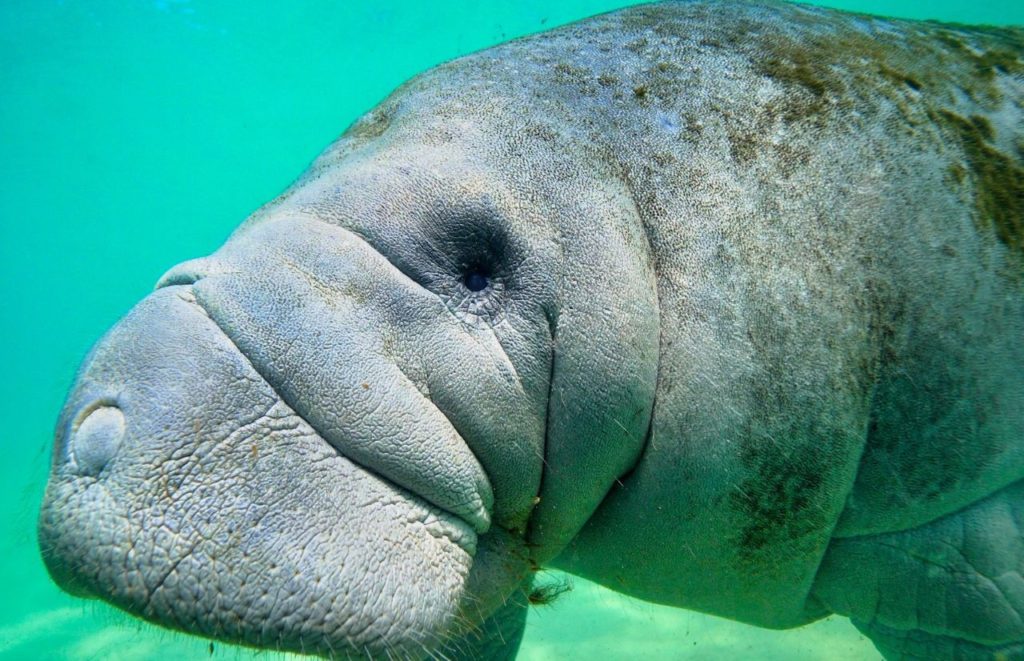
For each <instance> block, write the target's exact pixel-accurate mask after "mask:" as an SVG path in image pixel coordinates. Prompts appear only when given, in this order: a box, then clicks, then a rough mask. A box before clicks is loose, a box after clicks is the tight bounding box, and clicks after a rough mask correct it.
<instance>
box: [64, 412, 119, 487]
mask: <svg viewBox="0 0 1024 661" xmlns="http://www.w3.org/2000/svg"><path fill="white" fill-rule="evenodd" d="M124 431H125V422H124V413H122V412H121V409H119V408H117V406H115V405H113V404H107V403H101V404H99V405H94V406H92V407H87V408H85V409H83V412H82V414H81V415H80V417H79V420H78V421H77V422H76V423H75V424H74V425H72V427H71V438H70V439H69V440H68V453H69V456H70V457H71V460H72V463H73V464H74V466H75V467H76V468H77V469H78V472H79V473H82V474H83V475H97V474H99V472H100V471H102V470H103V468H104V467H105V466H106V465H107V464H108V463H109V462H110V460H111V459H112V458H113V457H114V454H115V453H117V449H118V448H119V447H120V446H121V441H122V440H123V439H124Z"/></svg>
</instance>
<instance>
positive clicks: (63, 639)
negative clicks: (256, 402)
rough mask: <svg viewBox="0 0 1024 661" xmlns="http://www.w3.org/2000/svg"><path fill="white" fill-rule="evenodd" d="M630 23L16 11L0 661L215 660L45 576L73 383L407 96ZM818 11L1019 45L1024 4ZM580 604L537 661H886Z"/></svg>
mask: <svg viewBox="0 0 1024 661" xmlns="http://www.w3.org/2000/svg"><path fill="white" fill-rule="evenodd" d="M626 4H629V3H626V2H622V1H621V0H620V1H618V2H616V1H603V2H601V1H596V0H593V1H582V0H576V1H573V2H560V3H555V2H551V1H550V0H548V1H545V2H539V1H535V0H530V1H528V2H515V3H513V2H507V3H501V4H499V3H486V2H454V1H447V0H445V1H442V2H431V3H422V2H392V3H389V4H386V5H384V4H383V3H369V2H362V3H346V4H341V3H334V2H327V1H319V2H318V1H312V0H305V1H302V2H291V3H281V4H279V5H275V6H274V7H273V8H271V7H269V6H262V5H261V6H256V7H254V6H252V5H251V4H250V3H242V2H189V1H188V0H157V1H152V0H147V1H138V2H135V1H130V2H125V1H121V2H113V1H111V2H74V1H71V0H69V1H65V2H53V1H52V0H37V1H33V2H27V1H23V0H5V1H4V2H3V3H0V76H2V84H0V168H2V169H0V232H2V236H0V269H2V278H0V287H2V292H0V301H2V303H3V307H2V315H3V316H2V322H0V328H2V336H0V337H2V340H3V341H2V342H0V352H2V353H0V357H2V361H3V362H2V364H3V366H4V370H3V376H4V378H2V379H0V401H2V402H5V407H4V413H5V415H7V416H9V417H8V422H7V426H6V428H5V433H4V436H3V439H4V440H3V444H4V445H3V447H4V451H5V454H4V461H2V462H0V482H2V484H3V485H4V489H3V496H2V501H0V508H2V511H0V527H2V528H0V544H2V545H3V546H2V548H0V558H2V559H0V585H2V586H4V590H3V592H4V593H5V594H6V598H5V599H2V600H0V656H3V657H5V658H74V659H87V658H102V659H107V658H155V657H160V658H208V656H209V649H208V646H207V645H208V644H207V642H205V641H201V640H198V639H194V638H190V637H188V636H183V635H176V634H171V633H168V632H164V631H162V630H159V629H157V628H154V627H149V626H146V625H141V624H138V623H137V622H135V621H134V620H131V619H129V618H127V617H126V616H122V615H120V614H118V613H116V612H115V611H113V610H112V609H109V608H106V607H103V606H100V605H95V604H91V603H86V602H82V601H78V600H75V599H72V598H70V597H67V596H65V595H63V594H61V593H60V592H59V591H58V590H57V589H56V587H55V586H53V585H52V584H51V583H50V581H49V579H48V577H47V575H46V573H45V570H44V569H43V567H42V564H41V563H40V561H39V559H38V551H37V549H36V543H35V533H34V525H35V515H36V508H37V506H38V503H39V500H40V498H41V493H42V489H43V486H44V483H45V476H46V470H47V465H48V461H49V445H50V436H51V431H52V425H53V422H54V419H55V417H56V413H57V411H58V410H59V407H60V404H61V401H62V399H63V397H64V394H65V390H66V388H67V387H68V385H69V384H70V382H71V379H72V376H73V374H74V371H75V369H76V367H77V365H78V362H79V361H80V360H81V358H82V357H83V356H84V354H85V352H86V351H87V349H88V348H89V346H90V345H91V343H92V342H93V341H94V340H95V339H96V338H98V337H99V335H100V334H101V333H102V332H103V331H104V330H105V329H106V328H107V327H109V326H110V325H111V324H112V323H113V322H114V321H116V319H117V318H118V317H119V316H120V315H122V314H123V313H124V312H126V311H127V310H128V309H129V308H130V307H131V306H132V305H133V304H134V303H135V302H136V301H137V300H139V299H140V298H142V297H143V296H144V295H146V294H147V293H148V292H149V291H150V290H151V288H152V286H153V283H154V282H155V281H156V279H157V277H159V275H160V274H161V273H162V272H163V271H164V270H165V269H166V268H167V267H169V266H171V265H172V264H175V263H177V262H179V261H182V260H184V259H186V258H189V257H193V256H198V255H202V254H205V253H208V252H210V251H212V250H213V249H215V248H216V247H217V246H218V245H219V244H220V243H221V242H222V241H223V240H224V239H225V238H226V236H227V234H228V233H229V232H230V231H231V229H232V228H234V227H235V226H236V225H237V224H238V223H239V222H240V221H241V220H242V219H243V218H244V217H245V216H246V215H247V214H248V213H249V212H250V211H252V210H253V209H254V208H255V207H256V206H258V205H259V204H261V203H262V202H264V201H266V200H268V199H269V198H271V197H273V196H274V195H275V194H276V193H278V192H279V191H280V190H281V189H282V188H284V187H285V186H286V185H287V184H288V183H289V182H291V180H292V179H294V178H295V177H296V176H297V175H298V174H299V172H301V171H302V169H303V168H304V167H305V165H306V164H307V163H308V162H309V161H310V160H311V159H312V158H313V157H314V156H315V155H316V154H317V153H318V152H319V151H320V150H321V149H322V148H323V147H324V146H326V145H327V144H328V143H329V142H330V141H331V140H333V139H334V138H335V137H336V136H337V135H338V134H339V133H340V132H341V130H342V129H343V128H344V127H345V126H347V125H348V124H349V122H351V121H352V120H353V119H354V118H355V117H356V116H357V115H359V114H361V113H362V112H364V111H365V110H367V109H369V108H370V107H371V106H373V105H374V104H375V103H376V102H377V101H378V100H379V99H380V98H382V97H383V96H384V95H385V94H386V93H387V92H388V91H390V90H391V89H392V88H394V87H395V86H396V85H398V84H399V83H401V82H402V81H403V80H405V79H406V78H408V77H409V76H411V75H413V74H415V73H416V72H418V71H421V70H423V69H424V68H427V67H429V66H431V65H432V64H435V63H438V62H440V61H443V60H445V59H448V58H451V57H454V56H457V55H459V54H462V53H466V52H469V51H472V50H476V49H479V48H483V47H486V46H488V45H491V44H494V43H497V42H499V41H503V40H505V39H509V38H512V37H515V36H518V35H521V34H525V33H528V32H533V31H537V30H542V29H546V28H549V27H552V26H555V25H558V24H561V23H565V22H568V21H571V20H574V19H578V18H582V17H584V16H587V15H590V14H594V13H598V12H602V11H607V10H610V9H614V8H616V7H621V6H625V5H626ZM822 4H827V5H830V6H836V7H841V8H844V9H855V10H857V11H864V12H871V13H879V14H887V15H896V16H906V17H916V18H938V19H942V20H950V21H959V22H966V23H1003V24H1024V3H1022V2H1020V1H1019V0H1004V1H991V2H977V1H975V2H968V1H966V0H945V1H943V2H932V3H928V4H927V5H926V6H925V5H923V4H919V3H915V2H909V1H907V2H891V1H889V2H886V1H883V0H875V1H868V0H861V1H855V0H850V1H847V2H827V3H822ZM286 6H287V9H285V7H286ZM575 586H576V589H575V590H574V591H573V593H571V594H570V595H568V596H566V597H563V598H562V599H561V600H560V601H558V602H556V603H555V604H554V605H552V606H549V607H543V608H538V609H534V610H533V611H532V612H531V615H530V618H531V619H530V624H529V628H528V630H527V635H526V640H525V642H524V644H523V649H522V653H521V658H524V659H555V658H591V657H593V656H594V655H597V654H601V655H603V657H604V658H605V659H619V658H623V659H624V658H664V659H669V658H699V659H734V658H776V659H872V658H878V657H877V654H876V653H875V652H874V650H873V647H872V646H871V645H870V643H869V642H868V641H866V640H865V639H864V638H863V637H861V636H860V635H859V634H858V633H857V632H856V631H855V630H854V629H853V628H852V627H851V626H850V625H849V624H848V623H846V622H845V620H842V619H830V620H825V621H823V622H820V623H816V624H814V625H812V626H809V627H805V628H803V629H800V630H796V631H788V632H771V631H762V630H758V629H753V628H750V627H746V626H743V625H739V624H736V623H732V622H727V621H724V620H719V619H716V618H711V617H707V616H702V615H698V614H694V613H689V612H685V611H681V610H675V609H669V608H662V607H656V606H652V605H649V604H644V603H641V602H637V601H634V600H629V599H626V598H625V597H622V596H619V595H616V594H614V593H611V592H608V591H605V590H602V589H600V588H598V587H596V586H593V585H590V584H587V583H586V582H584V581H579V580H576V581H575ZM215 655H216V656H217V657H221V658H225V657H226V658H248V657H250V656H252V655H253V653H252V652H249V651H244V650H237V649H235V648H231V647H229V646H225V645H221V644H219V643H218V644H217V646H216V650H215ZM267 656H268V655H263V657H264V658H265V657H267Z"/></svg>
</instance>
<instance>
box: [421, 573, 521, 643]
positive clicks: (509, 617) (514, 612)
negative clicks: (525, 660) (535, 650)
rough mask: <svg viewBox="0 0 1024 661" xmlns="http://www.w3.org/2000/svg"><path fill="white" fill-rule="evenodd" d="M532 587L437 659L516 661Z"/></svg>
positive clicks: (517, 593) (517, 595)
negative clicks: (528, 596)
mask: <svg viewBox="0 0 1024 661" xmlns="http://www.w3.org/2000/svg"><path fill="white" fill-rule="evenodd" d="M529 592H530V583H529V582H527V583H525V584H524V585H523V586H522V588H521V589H519V590H516V591H515V592H513V593H512V594H511V595H510V596H509V598H508V600H507V601H505V603H504V605H502V606H501V607H500V608H499V609H498V610H497V611H495V612H494V614H493V615H491V616H490V617H489V618H487V619H486V620H484V623H483V624H481V625H480V626H479V627H478V628H476V629H474V630H473V631H472V632H470V633H469V634H467V635H466V636H463V637H462V638H458V639H456V640H454V641H451V642H449V643H448V644H447V645H445V646H444V648H443V649H441V653H440V654H438V655H437V658H441V659H451V660H452V661H461V660H465V661H481V660H482V661H506V660H510V659H514V658H516V653H517V652H518V651H519V644H520V643H521V642H522V640H523V629H525V628H526V613H527V610H528V609H529V601H528V600H527V595H528V594H529Z"/></svg>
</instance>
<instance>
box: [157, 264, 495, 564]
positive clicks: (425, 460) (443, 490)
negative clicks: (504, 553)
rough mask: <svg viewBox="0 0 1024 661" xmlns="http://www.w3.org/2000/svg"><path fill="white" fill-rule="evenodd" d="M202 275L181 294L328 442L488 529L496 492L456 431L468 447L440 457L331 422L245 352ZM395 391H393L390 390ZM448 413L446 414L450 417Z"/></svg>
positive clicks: (422, 401)
mask: <svg viewBox="0 0 1024 661" xmlns="http://www.w3.org/2000/svg"><path fill="white" fill-rule="evenodd" d="M199 281H200V280H199V279H196V280H194V281H193V282H191V283H189V284H181V285H178V286H176V287H174V288H175V289H178V290H179V291H178V292H177V294H178V296H179V297H180V298H181V300H183V301H185V302H186V303H189V304H190V305H193V306H195V307H196V308H197V310H198V311H199V312H201V313H202V314H203V315H204V316H205V317H207V318H208V319H210V321H211V322H213V325H214V326H216V327H217V329H218V330H219V331H220V332H221V333H222V334H223V335H224V339H225V340H226V341H227V342H229V343H230V344H231V345H232V346H233V347H234V348H235V350H236V351H238V353H239V354H240V355H241V356H242V357H244V358H245V360H246V361H247V362H248V363H249V365H250V366H251V367H252V369H253V371H254V372H256V373H257V374H259V376H260V377H261V378H262V379H263V380H264V381H265V382H266V383H267V385H268V386H269V387H270V388H271V389H272V390H273V392H274V394H275V395H276V396H277V397H278V398H279V399H280V401H281V402H283V403H284V404H285V405H286V406H288V407H289V408H290V409H291V410H292V411H294V412H295V414H296V415H297V416H299V417H300V418H301V419H302V420H303V421H304V422H305V423H306V424H308V425H309V426H310V427H311V428H312V429H313V430H314V431H315V432H316V433H317V435H318V436H319V437H320V438H322V439H323V440H324V441H325V442H326V443H327V444H328V445H330V446H331V447H333V448H334V449H335V451H337V452H338V453H339V454H340V455H341V456H343V457H344V458H345V459H347V460H348V461H350V462H352V463H353V464H355V465H357V466H359V467H360V468H361V469H363V470H364V471H367V472H368V473H370V474H372V475H374V476H375V477H377V478H379V479H381V480H384V481H386V482H388V483H390V484H392V485H394V486H396V487H399V488H400V489H402V490H405V491H408V492H409V493H410V494H411V495H412V496H414V497H417V498H421V499H423V500H425V501H426V502H427V503H429V504H431V505H434V506H435V507H437V508H439V509H441V510H443V511H445V512H447V513H449V514H451V515H453V516H455V517H458V518H459V519H460V520H461V521H463V522H465V523H466V524H467V525H468V526H469V527H470V528H472V529H473V531H475V532H476V533H477V534H483V533H485V532H487V530H488V529H489V528H490V525H491V519H490V511H491V508H492V507H493V503H494V496H493V493H492V491H491V487H490V484H489V481H488V479H487V476H486V473H485V472H484V469H483V467H482V466H481V465H480V464H479V462H477V460H476V458H475V456H473V454H472V451H471V450H470V449H469V446H468V445H467V444H466V443H465V441H463V440H462V438H461V437H458V435H457V433H455V434H454V439H452V440H454V442H455V443H457V444H458V445H461V447H462V448H464V449H465V452H463V453H460V454H459V456H458V457H453V456H440V457H439V456H436V455H434V454H433V453H430V452H429V451H428V452H425V453H417V452H409V451H408V450H409V448H408V447H403V445H404V443H403V441H404V439H403V438H401V437H400V436H399V437H391V438H387V439H383V440H384V441H385V442H370V443H359V442H358V441H357V439H354V438H353V437H352V436H350V435H348V434H345V433H344V432H343V431H341V430H339V429H337V428H332V427H331V426H330V425H329V423H328V422H327V420H326V416H324V415H323V414H321V413H318V412H317V411H315V409H314V405H312V404H311V402H310V401H309V400H307V399H304V398H303V397H301V396H298V395H297V394H296V393H294V390H293V389H289V388H288V387H286V386H282V383H281V379H280V378H277V375H275V374H274V373H273V372H272V371H271V370H268V369H266V368H265V367H263V366H261V364H260V362H261V361H259V360H256V359H254V357H253V356H250V355H249V354H248V353H246V351H245V350H244V349H243V347H242V346H240V345H239V344H240V343H239V342H237V341H236V340H235V338H234V337H232V335H233V333H232V332H231V329H230V328H229V327H226V326H227V324H224V323H223V322H222V321H220V320H218V319H217V318H216V317H215V316H214V315H213V314H211V311H210V310H209V309H207V307H206V306H204V305H203V302H202V301H201V299H200V298H199V297H198V296H197V295H196V291H195V286H196V284H197V282H199ZM165 282H175V280H174V279H173V278H166V277H165V278H163V279H161V283H160V284H158V287H160V286H167V285H165V284H164V283H165ZM371 387H372V386H371V385H370V384H369V383H363V384H360V388H362V389H364V390H369V389H370V388H371ZM394 394H395V393H388V395H389V396H393V395H394ZM402 394H403V395H406V396H408V395H411V397H412V399H413V400H414V401H416V402H417V403H418V404H419V405H420V406H422V407H424V408H426V409H427V410H430V411H431V412H435V413H436V415H437V416H440V417H441V418H444V414H443V413H442V412H441V411H440V410H439V409H437V407H436V406H435V405H434V404H433V403H432V402H431V401H430V400H429V398H427V397H426V396H423V395H422V394H421V393H419V392H418V391H414V390H413V389H412V388H406V389H405V391H404V392H403V393H402ZM405 412H406V411H405V410H403V411H400V413H405ZM444 419H445V420H446V418H444ZM389 445H390V447H389ZM456 459H457V461H456ZM460 540H461V541H460V545H463V544H467V540H466V539H465V538H463V537H462V536H460ZM464 548H466V550H467V552H469V553H470V554H473V553H474V552H475V543H474V544H473V545H471V546H468V547H465V546H464Z"/></svg>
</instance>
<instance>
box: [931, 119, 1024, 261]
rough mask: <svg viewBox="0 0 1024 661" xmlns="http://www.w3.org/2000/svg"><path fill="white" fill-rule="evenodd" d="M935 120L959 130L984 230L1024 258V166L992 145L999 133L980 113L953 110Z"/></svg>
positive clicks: (979, 219) (981, 225) (978, 213)
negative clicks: (959, 113) (992, 233)
mask: <svg viewBox="0 0 1024 661" xmlns="http://www.w3.org/2000/svg"><path fill="white" fill-rule="evenodd" d="M933 119H935V120H936V121H937V122H938V123H940V124H942V125H945V126H948V127H950V128H952V129H953V130H955V131H956V134H957V136H958V137H959V139H960V144H961V146H962V147H963V151H964V157H965V158H966V160H967V166H968V170H969V173H970V174H971V175H973V179H974V184H975V193H974V199H975V207H976V210H977V218H978V222H979V224H980V227H981V229H984V230H994V231H995V234H996V236H997V237H998V238H999V241H1000V242H1002V243H1003V245H1005V246H1006V247H1007V248H1008V249H1010V251H1011V252H1013V253H1014V254H1016V255H1018V256H1020V257H1024V167H1022V166H1021V163H1020V161H1018V160H1015V159H1013V158H1011V157H1009V156H1007V155H1006V154H1004V153H1003V152H1001V151H1000V150H998V149H996V147H995V146H994V145H993V144H992V140H993V139H994V137H995V133H994V131H993V129H992V125H991V124H990V123H989V121H988V120H987V119H985V118H984V117H981V116H979V115H972V116H971V117H963V116H961V115H958V114H957V113H955V112H952V111H949V110H939V111H937V112H935V113H933Z"/></svg>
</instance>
